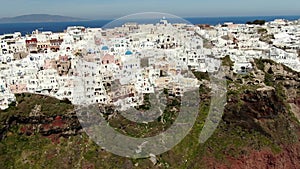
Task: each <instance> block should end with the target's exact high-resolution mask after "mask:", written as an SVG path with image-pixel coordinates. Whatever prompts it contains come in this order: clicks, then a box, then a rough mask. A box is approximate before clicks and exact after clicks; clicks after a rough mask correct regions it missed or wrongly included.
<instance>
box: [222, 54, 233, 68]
mask: <svg viewBox="0 0 300 169" xmlns="http://www.w3.org/2000/svg"><path fill="white" fill-rule="evenodd" d="M222 65H223V66H229V67H232V66H233V61H232V60H231V59H230V56H229V55H226V56H225V57H224V58H222Z"/></svg>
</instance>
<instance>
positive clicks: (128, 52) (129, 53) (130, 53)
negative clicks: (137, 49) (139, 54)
mask: <svg viewBox="0 0 300 169" xmlns="http://www.w3.org/2000/svg"><path fill="white" fill-rule="evenodd" d="M132 54H133V53H132V52H131V51H130V50H128V51H126V53H125V55H132Z"/></svg>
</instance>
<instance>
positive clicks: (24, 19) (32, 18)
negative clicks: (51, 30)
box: [0, 14, 88, 23]
mask: <svg viewBox="0 0 300 169" xmlns="http://www.w3.org/2000/svg"><path fill="white" fill-rule="evenodd" d="M86 20H88V19H84V18H75V17H69V16H61V15H48V14H30V15H21V16H16V17H5V18H0V23H29V22H31V23H37V22H71V21H86Z"/></svg>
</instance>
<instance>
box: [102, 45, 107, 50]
mask: <svg viewBox="0 0 300 169" xmlns="http://www.w3.org/2000/svg"><path fill="white" fill-rule="evenodd" d="M108 49H109V48H108V46H102V48H101V50H108Z"/></svg>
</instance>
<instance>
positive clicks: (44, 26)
mask: <svg viewBox="0 0 300 169" xmlns="http://www.w3.org/2000/svg"><path fill="white" fill-rule="evenodd" d="M184 19H185V20H187V21H188V22H190V23H192V24H209V25H217V24H223V23H224V22H233V23H236V24H243V23H246V22H248V21H254V20H265V21H273V20H275V19H286V20H298V19H300V15H298V16H242V17H236V16H235V17H193V18H184ZM111 22H112V20H92V21H78V22H44V23H0V35H1V34H7V33H14V32H21V33H22V35H25V34H30V33H32V31H34V30H36V29H38V30H40V31H52V32H63V31H64V30H66V28H67V27H69V26H84V27H86V28H102V27H103V26H105V25H107V24H108V23H111ZM141 23H143V21H141ZM144 23H146V21H144Z"/></svg>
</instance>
